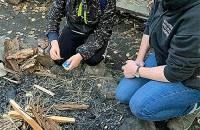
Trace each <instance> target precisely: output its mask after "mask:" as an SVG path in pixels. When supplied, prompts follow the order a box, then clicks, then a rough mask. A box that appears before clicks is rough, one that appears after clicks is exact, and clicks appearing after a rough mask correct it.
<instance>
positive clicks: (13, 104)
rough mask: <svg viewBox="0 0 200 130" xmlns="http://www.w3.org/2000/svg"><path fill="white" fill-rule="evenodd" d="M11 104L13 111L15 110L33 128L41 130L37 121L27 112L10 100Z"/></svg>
mask: <svg viewBox="0 0 200 130" xmlns="http://www.w3.org/2000/svg"><path fill="white" fill-rule="evenodd" d="M10 104H11V106H12V107H13V108H14V110H15V111H17V112H18V113H19V114H20V115H21V117H22V118H23V119H24V120H25V121H26V122H27V123H28V124H29V125H30V126H31V127H32V128H33V129H34V130H43V129H42V128H41V127H40V126H39V125H38V123H37V122H36V121H35V120H33V118H31V117H30V116H29V115H28V114H26V113H25V112H24V111H23V110H22V108H21V107H20V106H19V105H18V104H17V103H16V102H15V101H14V100H10Z"/></svg>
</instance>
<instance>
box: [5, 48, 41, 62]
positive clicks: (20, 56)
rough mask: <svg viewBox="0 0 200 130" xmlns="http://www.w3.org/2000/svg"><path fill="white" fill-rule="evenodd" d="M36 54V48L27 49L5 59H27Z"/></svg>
mask: <svg viewBox="0 0 200 130" xmlns="http://www.w3.org/2000/svg"><path fill="white" fill-rule="evenodd" d="M37 52H38V49H37V48H27V49H22V50H19V51H17V52H16V53H12V54H9V55H8V56H7V57H6V59H7V60H11V59H16V60H17V59H28V58H30V57H32V56H34V55H36V54H37Z"/></svg>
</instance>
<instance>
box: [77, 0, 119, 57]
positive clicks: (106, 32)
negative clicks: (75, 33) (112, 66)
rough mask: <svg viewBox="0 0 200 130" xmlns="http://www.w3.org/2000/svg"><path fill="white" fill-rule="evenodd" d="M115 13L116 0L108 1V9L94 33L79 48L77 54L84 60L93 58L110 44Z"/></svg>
mask: <svg viewBox="0 0 200 130" xmlns="http://www.w3.org/2000/svg"><path fill="white" fill-rule="evenodd" d="M115 11H116V0H108V1H107V6H106V9H105V10H104V13H103V15H102V16H101V17H100V19H99V23H98V25H97V28H96V29H95V30H94V33H93V34H90V36H89V37H88V38H87V40H86V42H85V44H83V45H81V46H80V47H78V48H77V53H80V54H81V55H82V56H83V59H84V60H87V59H89V58H90V57H92V56H93V55H94V54H95V52H96V51H97V50H99V49H100V48H102V47H103V46H105V44H107V43H108V41H109V39H110V36H111V34H112V28H113V25H114V22H115V16H116V15H115Z"/></svg>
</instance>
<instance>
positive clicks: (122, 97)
mask: <svg viewBox="0 0 200 130" xmlns="http://www.w3.org/2000/svg"><path fill="white" fill-rule="evenodd" d="M115 98H116V99H117V100H118V101H119V102H120V103H124V104H128V103H129V101H130V98H129V97H128V96H127V95H126V93H124V92H122V91H119V90H116V93H115Z"/></svg>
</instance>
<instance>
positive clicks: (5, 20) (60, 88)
mask: <svg viewBox="0 0 200 130" xmlns="http://www.w3.org/2000/svg"><path fill="white" fill-rule="evenodd" d="M0 3H1V2H0ZM34 4H35V5H34ZM26 5H27V7H26V8H25V7H24V6H26ZM45 5H46V4H43V5H41V4H40V5H38V4H36V3H25V4H22V5H21V9H20V10H18V11H14V9H16V7H13V6H11V5H5V4H4V3H1V4H0V36H1V35H6V36H8V37H10V38H14V37H16V35H19V37H20V38H21V39H30V38H35V39H37V38H45V18H44V16H45V15H46V13H47V12H46V11H39V12H37V13H36V12H34V11H33V9H34V7H35V6H39V7H40V6H41V7H42V6H45ZM63 24H64V22H63V23H62V25H63ZM142 30H143V21H140V20H136V19H134V18H132V17H131V16H129V15H121V14H120V15H119V16H118V19H117V21H116V26H115V27H114V30H113V35H112V37H111V42H110V45H109V47H108V54H107V57H106V59H105V63H106V67H107V68H106V70H107V73H111V74H112V77H114V80H115V81H116V82H117V81H119V79H120V78H121V77H122V73H121V66H122V65H123V64H124V62H125V61H126V60H127V59H133V58H135V56H136V52H137V50H138V48H139V43H140V39H141V36H142ZM30 42H31V41H30ZM84 67H85V65H83V66H81V67H79V68H78V69H77V70H75V71H73V72H71V73H67V74H64V73H63V70H62V69H61V68H59V67H57V66H54V67H53V68H51V69H52V72H57V74H58V75H60V76H59V77H60V78H59V79H52V78H48V77H40V76H36V75H30V74H29V75H24V76H23V77H22V82H21V84H19V85H16V84H14V83H10V82H8V81H7V80H4V79H3V78H0V90H1V91H0V114H1V115H3V114H4V113H6V112H7V111H8V110H9V105H8V100H9V98H10V96H9V97H8V92H10V91H11V90H13V89H14V90H16V92H15V91H14V93H11V94H10V93H9V95H15V93H16V97H15V100H16V102H17V103H19V104H20V106H22V107H23V108H24V107H25V106H26V100H27V97H26V93H28V92H31V91H33V87H32V86H33V85H34V84H37V85H40V86H43V87H45V88H47V89H49V90H51V91H52V92H54V93H55V94H56V95H55V97H49V95H46V94H42V95H41V99H43V101H44V104H45V107H47V108H49V109H48V110H47V112H46V114H51V115H60V116H68V117H74V118H76V123H75V124H69V125H62V128H63V129H66V130H68V129H69V130H103V129H108V130H117V129H118V128H119V127H120V126H121V124H122V123H123V121H124V120H125V119H126V118H129V117H131V116H132V114H131V112H130V110H129V108H128V106H126V105H121V104H120V105H119V104H118V103H117V102H116V100H106V99H105V98H103V96H102V94H101V93H100V92H99V91H98V89H97V84H98V83H103V82H109V79H107V78H106V77H102V78H98V77H91V76H90V75H87V74H84ZM8 76H9V75H8ZM66 102H77V103H86V104H89V105H90V108H89V109H87V110H76V111H57V110H55V109H53V108H51V106H52V105H53V104H61V103H66ZM198 128H199V125H198V124H197V123H196V124H195V125H194V126H193V128H192V129H191V130H197V129H198ZM0 130H1V128H0Z"/></svg>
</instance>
